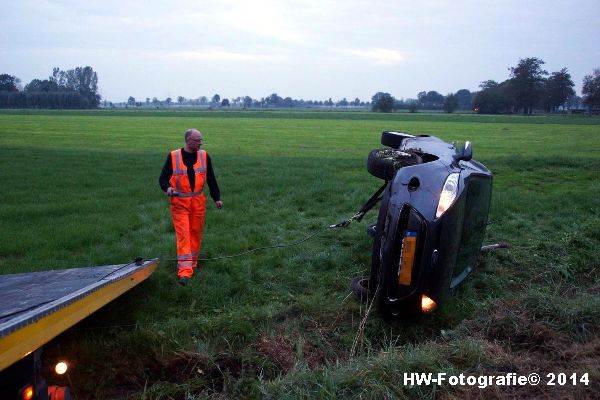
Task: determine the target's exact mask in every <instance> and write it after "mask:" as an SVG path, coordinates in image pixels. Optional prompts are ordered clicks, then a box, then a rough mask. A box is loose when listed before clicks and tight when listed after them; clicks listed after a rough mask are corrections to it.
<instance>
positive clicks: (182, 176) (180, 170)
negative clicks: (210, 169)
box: [169, 149, 206, 197]
mask: <svg viewBox="0 0 600 400" xmlns="http://www.w3.org/2000/svg"><path fill="white" fill-rule="evenodd" d="M181 151H182V150H181V149H177V150H173V151H172V152H171V160H172V167H173V175H172V177H171V178H172V179H171V180H169V183H170V184H171V186H174V187H175V190H176V191H177V193H178V195H177V197H194V196H198V195H200V194H202V192H203V191H204V183H205V182H206V175H205V174H206V161H205V159H206V152H205V151H204V150H199V151H198V154H197V158H196V163H195V164H194V174H195V177H196V181H195V184H196V185H197V184H198V180H200V181H201V187H200V190H196V191H194V188H192V187H191V185H190V182H189V179H188V176H187V167H186V166H185V164H183V156H182V154H181ZM200 174H204V176H202V175H200ZM182 180H183V181H186V182H187V186H188V187H189V188H190V191H184V188H183V185H182ZM185 190H188V189H187V188H185Z"/></svg>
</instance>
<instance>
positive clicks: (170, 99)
mask: <svg viewBox="0 0 600 400" xmlns="http://www.w3.org/2000/svg"><path fill="white" fill-rule="evenodd" d="M172 102H173V99H172V98H170V97H167V98H166V99H165V103H167V107H170V106H171V103H172Z"/></svg>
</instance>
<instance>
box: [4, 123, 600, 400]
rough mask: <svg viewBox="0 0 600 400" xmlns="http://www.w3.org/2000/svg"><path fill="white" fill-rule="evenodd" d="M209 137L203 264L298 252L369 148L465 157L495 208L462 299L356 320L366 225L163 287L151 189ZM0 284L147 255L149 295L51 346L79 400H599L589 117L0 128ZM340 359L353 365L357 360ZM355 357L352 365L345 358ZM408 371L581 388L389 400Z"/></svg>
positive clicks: (359, 182) (355, 184)
mask: <svg viewBox="0 0 600 400" xmlns="http://www.w3.org/2000/svg"><path fill="white" fill-rule="evenodd" d="M189 127H196V128H198V129H200V130H201V131H202V132H203V133H204V137H205V141H204V148H205V149H206V150H207V151H208V152H209V153H210V155H211V157H212V159H213V164H214V168H215V172H216V174H217V179H218V182H219V186H220V188H221V192H222V196H223V198H222V199H223V201H224V204H225V207H224V209H223V210H217V209H216V208H215V207H214V206H212V204H211V205H209V209H208V213H207V222H206V231H205V236H204V243H203V249H202V256H204V257H211V256H218V255H223V254H233V253H237V252H240V251H243V250H246V249H249V248H254V247H260V246H267V245H275V244H280V243H290V242H295V241H298V240H300V239H302V238H304V237H306V236H308V235H310V234H312V233H315V232H316V231H317V230H321V229H322V228H323V227H324V226H326V225H329V224H333V223H337V222H340V221H341V220H344V219H346V218H348V217H350V216H351V215H352V214H354V212H355V211H357V209H358V208H359V207H360V206H361V205H362V203H363V202H364V201H366V200H367V199H368V197H369V196H370V195H371V193H372V192H373V191H374V190H375V189H376V188H378V187H379V186H380V184H381V182H380V181H379V180H378V179H376V178H374V177H372V176H370V175H369V174H368V172H367V171H366V167H365V165H366V156H367V154H368V152H369V151H370V150H371V149H373V148H377V147H381V145H380V144H379V139H380V133H381V131H382V130H388V129H389V130H403V131H406V132H410V133H426V134H432V135H436V136H438V137H441V138H442V139H444V140H447V141H459V142H460V141H465V140H471V141H472V143H473V148H474V158H475V159H477V160H479V161H481V162H483V163H484V164H485V165H486V166H487V167H488V168H490V169H491V170H492V171H493V172H494V174H495V176H494V189H493V190H494V192H493V199H492V209H491V214H490V220H491V221H490V222H491V223H490V225H489V226H488V232H487V237H486V242H496V241H500V240H503V241H507V242H509V243H510V244H511V248H510V249H508V250H503V251H498V252H495V253H488V254H485V255H482V257H481V258H480V261H479V268H478V269H477V271H476V272H475V273H474V274H473V275H472V277H471V278H470V279H469V280H468V282H467V283H466V284H465V285H464V286H463V287H462V288H461V289H460V290H458V292H457V293H456V295H455V296H454V297H453V298H451V299H450V301H448V302H447V303H445V304H444V306H443V307H442V308H441V309H440V310H438V311H436V312H435V313H434V314H433V315H430V316H427V317H426V318H422V319H420V320H418V321H410V322H406V321H404V322H402V321H398V322H387V321H384V320H382V319H381V318H380V317H379V316H378V315H377V314H376V313H374V312H371V313H370V314H369V315H368V320H367V323H366V326H365V329H364V331H359V324H360V322H361V320H362V319H363V318H365V316H366V310H365V308H364V306H361V305H360V304H359V303H358V302H357V301H355V300H354V299H353V298H352V297H351V296H349V293H350V288H349V283H350V279H351V278H352V277H354V276H357V275H361V274H365V273H366V272H367V271H368V269H369V266H370V253H371V248H370V246H371V242H370V240H369V238H368V237H367V235H366V234H365V227H366V226H367V224H368V223H369V222H370V221H372V220H374V219H375V218H376V212H371V214H370V215H368V216H367V217H366V218H365V220H363V222H361V223H355V224H353V225H351V226H350V227H349V228H346V229H344V230H335V231H333V230H329V231H325V230H323V232H322V233H320V234H319V235H318V236H317V238H315V239H313V240H310V241H307V242H305V243H303V244H302V245H300V246H296V247H291V248H288V249H280V250H270V251H262V252H257V253H255V254H253V255H251V256H245V257H241V258H235V259H231V260H226V261H214V262H209V263H206V264H205V265H203V266H202V268H201V270H200V271H197V273H196V275H195V276H194V278H193V280H192V281H191V283H190V285H188V286H187V287H185V288H182V287H179V285H177V283H176V272H175V264H174V263H173V262H172V261H169V259H172V258H174V256H175V238H174V233H173V230H172V225H171V220H170V214H169V211H168V200H167V199H166V197H165V196H164V194H163V192H162V191H161V190H160V189H159V187H158V175H159V173H160V169H161V167H162V164H163V163H164V161H165V158H166V156H167V153H168V151H169V150H171V149H173V148H176V147H179V146H181V144H182V135H183V132H184V130H185V129H186V128H189ZM0 171H1V172H0V174H1V176H2V179H1V181H0V182H1V183H2V191H1V192H0V220H1V221H2V223H1V225H0V235H1V237H2V240H1V241H0V273H3V274H6V273H15V272H26V271H37V270H46V269H60V268H72V267H76V266H89V265H104V264H116V263H125V262H128V261H130V260H132V259H134V258H135V257H136V256H144V257H147V258H152V257H160V258H161V264H160V267H159V269H158V270H157V271H156V272H155V273H154V274H153V276H152V277H151V278H150V279H149V281H148V282H146V283H144V284H143V285H141V286H139V287H137V288H135V289H134V290H133V291H132V292H130V293H129V294H127V295H125V296H123V297H122V298H120V299H118V300H117V301H115V302H113V303H111V304H110V305H109V306H107V307H105V308H104V309H102V310H101V311H99V312H97V313H96V314H94V315H92V316H91V317H90V318H88V319H87V320H86V321H84V322H83V323H81V324H79V325H77V326H76V327H74V328H72V329H70V330H69V331H67V332H66V333H64V334H63V335H61V336H60V337H59V338H57V339H56V340H55V341H53V342H52V343H51V344H50V345H49V346H48V347H47V348H46V355H47V356H48V357H51V356H52V355H53V354H58V353H59V352H61V353H66V354H68V356H69V358H70V359H71V360H72V362H73V364H74V366H73V367H72V370H71V373H70V376H69V379H70V381H71V383H72V386H73V392H74V395H75V398H78V399H85V398H99V399H106V398H125V397H130V398H144V399H170V398H174V399H183V398H187V399H203V398H261V397H262V398H273V399H280V398H374V399H375V398H377V399H379V398H415V397H425V398H432V397H436V398H465V397H467V398H477V397H479V396H485V397H491V398H496V397H499V398H514V397H532V396H537V397H552V398H559V397H561V396H562V397H568V398H573V397H576V398H598V397H600V367H599V366H598V360H599V359H600V274H599V272H600V262H599V259H598V254H599V253H600V200H599V199H600V118H597V117H592V118H590V117H584V116H556V117H546V116H537V117H531V118H527V117H520V116H500V117H491V116H479V115H427V114H419V113H417V114H389V115H382V114H376V113H356V112H355V113H335V112H231V113H227V112H190V111H185V112H183V111H182V112H164V111H156V112H131V111H128V112H109V111H97V112H52V111H38V112H34V111H3V112H0ZM354 344H356V346H355V347H354ZM353 349H354V350H355V351H354V352H353V351H352V350H353ZM405 372H435V373H437V372H446V373H448V374H460V373H464V374H470V375H484V374H485V375H493V374H505V373H508V372H515V373H518V374H524V375H527V374H529V373H531V372H538V373H540V374H541V375H542V377H543V378H542V381H543V382H545V381H547V378H546V377H545V375H546V374H547V373H560V372H564V373H567V374H568V375H569V376H570V375H571V374H572V373H577V374H578V376H581V375H582V374H584V373H588V374H589V384H588V385H584V384H583V383H580V382H578V384H577V385H576V386H574V385H572V384H567V385H564V386H561V385H556V386H546V385H540V386H513V387H491V388H486V389H479V388H478V387H477V386H464V387H461V386H450V385H443V386H436V385H431V386H413V387H409V386H405V385H403V374H404V373H405Z"/></svg>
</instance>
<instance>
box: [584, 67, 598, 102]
mask: <svg viewBox="0 0 600 400" xmlns="http://www.w3.org/2000/svg"><path fill="white" fill-rule="evenodd" d="M581 94H582V95H583V104H585V105H586V106H588V108H589V109H592V108H596V107H599V108H600V69H595V70H594V73H593V74H592V75H586V76H585V77H584V78H583V88H582V89H581Z"/></svg>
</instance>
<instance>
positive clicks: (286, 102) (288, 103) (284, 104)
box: [281, 96, 294, 108]
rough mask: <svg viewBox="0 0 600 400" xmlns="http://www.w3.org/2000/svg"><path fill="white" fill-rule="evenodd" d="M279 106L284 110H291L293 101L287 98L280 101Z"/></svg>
mask: <svg viewBox="0 0 600 400" xmlns="http://www.w3.org/2000/svg"><path fill="white" fill-rule="evenodd" d="M281 106H282V107H285V108H292V107H293V106H294V100H293V99H292V98H291V97H289V96H288V97H286V98H285V99H283V100H282V101H281Z"/></svg>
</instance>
